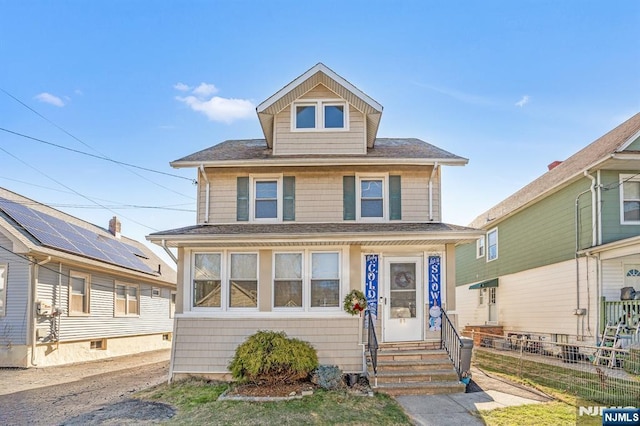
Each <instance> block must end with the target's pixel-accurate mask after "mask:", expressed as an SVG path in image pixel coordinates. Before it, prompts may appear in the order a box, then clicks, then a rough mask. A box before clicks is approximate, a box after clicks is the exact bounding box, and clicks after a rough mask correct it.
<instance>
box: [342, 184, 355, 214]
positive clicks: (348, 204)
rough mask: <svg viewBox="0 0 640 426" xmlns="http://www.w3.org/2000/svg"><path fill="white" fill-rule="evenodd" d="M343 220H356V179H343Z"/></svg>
mask: <svg viewBox="0 0 640 426" xmlns="http://www.w3.org/2000/svg"><path fill="white" fill-rule="evenodd" d="M342 205H343V208H342V209H343V211H342V213H343V214H342V218H343V219H344V220H356V177H355V176H343V177H342Z"/></svg>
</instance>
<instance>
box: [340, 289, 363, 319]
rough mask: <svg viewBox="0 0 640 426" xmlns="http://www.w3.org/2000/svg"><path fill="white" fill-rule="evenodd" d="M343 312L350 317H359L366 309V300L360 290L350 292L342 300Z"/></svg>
mask: <svg viewBox="0 0 640 426" xmlns="http://www.w3.org/2000/svg"><path fill="white" fill-rule="evenodd" d="M343 305H344V310H345V312H347V313H349V314H351V315H360V312H362V311H364V310H365V309H366V308H367V299H366V298H365V297H364V293H362V292H361V291H360V290H351V292H349V294H347V295H346V296H345V298H344V303H343Z"/></svg>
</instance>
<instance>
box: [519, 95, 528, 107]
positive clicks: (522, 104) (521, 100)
mask: <svg viewBox="0 0 640 426" xmlns="http://www.w3.org/2000/svg"><path fill="white" fill-rule="evenodd" d="M530 99H531V98H529V95H524V96H523V97H522V99H520V100H519V101H518V102H516V103H515V105H516V106H519V107H520V108H522V107H523V106H525V105H526V104H528V103H529V100H530Z"/></svg>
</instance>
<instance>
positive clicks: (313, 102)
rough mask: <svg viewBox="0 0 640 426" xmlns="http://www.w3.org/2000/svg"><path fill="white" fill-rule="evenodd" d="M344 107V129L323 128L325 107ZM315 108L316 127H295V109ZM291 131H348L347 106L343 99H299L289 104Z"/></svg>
mask: <svg viewBox="0 0 640 426" xmlns="http://www.w3.org/2000/svg"><path fill="white" fill-rule="evenodd" d="M339 105H340V106H343V107H344V127H324V107H325V106H339ZM298 106H315V107H316V127H307V128H302V129H299V128H297V127H296V118H297V117H296V107H298ZM291 131H292V132H347V131H349V104H348V103H347V101H345V100H343V99H301V100H299V101H296V102H293V103H292V104H291Z"/></svg>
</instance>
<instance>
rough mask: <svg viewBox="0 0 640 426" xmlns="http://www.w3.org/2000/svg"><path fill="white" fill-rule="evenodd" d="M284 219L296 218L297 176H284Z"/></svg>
mask: <svg viewBox="0 0 640 426" xmlns="http://www.w3.org/2000/svg"><path fill="white" fill-rule="evenodd" d="M282 193H283V198H282V220H296V178H295V176H284V177H283V178H282Z"/></svg>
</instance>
